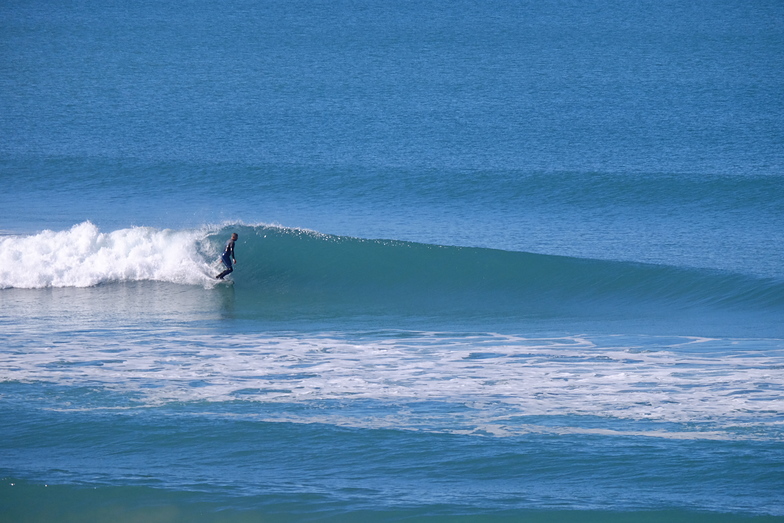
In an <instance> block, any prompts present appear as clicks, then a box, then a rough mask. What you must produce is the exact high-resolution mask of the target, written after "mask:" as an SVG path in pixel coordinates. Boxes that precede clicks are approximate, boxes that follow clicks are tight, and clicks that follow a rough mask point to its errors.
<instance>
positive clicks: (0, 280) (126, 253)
mask: <svg viewBox="0 0 784 523" xmlns="http://www.w3.org/2000/svg"><path fill="white" fill-rule="evenodd" d="M204 236H205V232H204V231H197V230H193V231H175V230H170V229H165V230H158V229H154V228H149V227H132V228H129V229H120V230H117V231H112V232H109V233H103V232H101V231H100V230H99V229H98V227H96V226H95V225H94V224H92V223H91V222H89V221H87V222H83V223H80V224H77V225H74V226H73V227H71V228H70V229H69V230H66V231H59V232H54V231H49V230H46V231H43V232H41V233H38V234H35V235H31V236H9V237H5V238H0V288H2V289H7V288H22V289H40V288H47V287H91V286H95V285H99V284H102V283H109V282H128V281H144V280H153V281H165V282H171V283H182V284H203V283H204V282H205V280H207V276H206V274H207V271H208V269H209V267H208V266H207V264H206V263H205V261H204V255H203V254H202V253H201V252H200V250H201V245H200V242H199V239H200V238H203V237H204Z"/></svg>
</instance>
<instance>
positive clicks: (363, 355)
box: [0, 333, 784, 437]
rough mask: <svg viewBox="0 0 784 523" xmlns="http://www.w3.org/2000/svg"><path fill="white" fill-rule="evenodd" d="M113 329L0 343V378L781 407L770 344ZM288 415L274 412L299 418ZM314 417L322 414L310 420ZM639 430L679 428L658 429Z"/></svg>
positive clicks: (515, 409)
mask: <svg viewBox="0 0 784 523" xmlns="http://www.w3.org/2000/svg"><path fill="white" fill-rule="evenodd" d="M111 339H112V344H111V345H110V346H106V344H105V342H106V339H105V338H102V337H96V338H92V337H90V336H89V335H79V336H69V337H68V338H66V339H65V340H63V341H61V342H58V343H51V342H50V343H46V342H44V341H43V340H42V341H41V343H40V344H39V346H37V348H29V347H31V346H35V345H34V344H31V343H30V340H26V341H25V343H24V345H25V346H26V347H28V348H26V349H24V350H21V351H17V352H14V351H6V352H5V353H4V354H3V358H2V360H0V380H13V381H22V382H52V383H59V384H67V385H69V386H73V385H79V384H85V385H87V384H89V385H90V386H101V387H104V388H107V389H110V390H114V391H117V392H120V393H124V394H130V395H131V397H134V398H137V401H138V402H139V405H140V406H155V405H161V404H165V403H168V402H190V401H208V402H223V401H246V402H258V403H281V402H294V403H296V402H309V401H313V400H315V401H318V402H323V401H333V400H336V401H339V402H346V401H348V402H354V401H357V400H359V401H363V400H372V401H377V402H380V403H382V404H384V405H387V406H392V407H389V408H384V409H382V410H381V411H380V412H377V413H376V415H375V417H373V419H361V420H358V419H357V418H354V421H353V423H359V424H362V425H365V426H367V425H368V424H371V425H373V424H375V425H378V424H381V425H383V424H384V423H388V424H390V425H391V426H396V427H408V428H414V429H416V428H417V427H423V428H425V426H426V429H427V430H433V427H434V426H438V427H441V428H442V429H444V430H450V431H454V432H466V431H467V432H471V431H476V430H482V431H485V432H487V433H492V434H497V435H503V434H505V433H520V432H521V431H522V432H532V431H537V430H538V431H539V432H541V431H550V432H558V431H561V432H563V431H567V432H568V431H569V430H572V431H578V432H579V431H582V432H583V433H591V431H602V430H604V431H609V432H615V433H618V434H635V432H634V430H631V431H630V430H629V429H615V428H612V427H611V426H608V427H605V428H590V427H589V428H585V427H583V428H579V427H578V428H572V429H569V428H563V427H561V428H549V429H541V428H539V429H536V428H532V426H531V425H530V424H523V421H521V420H520V417H522V416H524V417H528V416H575V415H577V416H590V417H599V418H605V419H615V420H626V421H652V422H663V423H676V424H703V426H702V427H700V428H699V429H698V430H695V431H694V432H693V433H690V437H716V432H715V430H714V429H717V430H722V428H729V429H732V430H736V429H738V428H741V429H742V428H743V427H752V428H760V427H769V428H771V427H777V426H780V425H781V424H782V413H784V395H783V394H782V391H784V374H782V373H781V372H780V369H781V367H782V364H783V363H784V354H782V350H781V347H780V346H779V347H778V348H776V349H775V350H772V351H762V352H759V351H757V352H755V351H746V352H743V351H737V352H735V353H733V354H732V355H724V356H719V355H717V354H716V353H714V352H711V351H707V352H705V353H701V352H699V351H695V350H690V351H684V350H683V346H684V345H689V344H692V345H694V344H698V345H699V344H710V341H711V340H704V339H699V338H683V339H681V340H675V341H673V340H666V341H662V343H661V344H658V345H657V344H656V342H655V341H654V343H653V344H651V342H650V341H646V342H645V343H646V344H647V345H648V346H649V347H651V346H653V347H656V349H655V350H646V351H639V350H638V349H637V348H635V347H633V346H630V345H628V344H622V345H619V346H612V345H608V344H607V343H606V340H605V341H602V342H598V341H597V340H592V339H590V338H588V337H569V338H553V339H525V338H519V337H512V336H500V335H483V336H475V337H471V336H468V337H465V336H461V337H455V338H448V337H443V336H438V335H435V334H426V333H422V334H420V335H419V336H418V337H407V338H391V339H377V338H376V339H362V340H359V341H357V340H353V341H352V340H350V339H346V338H345V337H341V336H338V335H336V336H330V335H321V336H313V337H309V338H303V337H301V336H293V335H292V336H290V337H289V336H268V335H256V334H234V335H232V336H230V337H225V336H218V335H215V336H211V335H199V336H195V335H190V336H178V337H177V338H176V339H173V340H167V341H163V340H160V339H156V340H153V339H147V338H146V337H141V338H138V339H128V340H125V341H117V340H118V339H120V338H119V337H113V338H111ZM423 402H433V405H434V407H433V408H432V410H429V411H428V412H427V413H426V414H422V413H417V412H415V411H416V409H417V408H418V407H417V405H422V404H423ZM436 404H442V405H453V406H455V405H457V406H461V407H460V408H459V409H458V411H459V412H465V414H460V415H455V414H454V412H455V411H454V409H452V408H451V407H438V406H437V405H436ZM427 408H428V409H430V407H427ZM466 408H467V410H465V409H466ZM319 415H320V416H321V417H323V418H325V419H332V421H333V422H338V420H339V419H342V418H345V419H348V418H351V416H350V415H347V413H346V412H339V411H336V412H333V413H328V412H323V413H322V414H318V415H317V416H319ZM297 416H299V415H285V416H284V417H283V418H281V419H285V420H286V421H296V420H297ZM461 416H462V417H461ZM333 418H334V419H333ZM316 419H321V418H313V419H311V418H308V420H310V421H314V420H316ZM300 421H303V419H300ZM340 423H342V424H348V425H350V424H351V423H350V422H340ZM525 423H528V422H525ZM635 430H636V429H635ZM776 430H780V429H776ZM585 431H588V432H585ZM648 434H649V435H653V436H661V435H662V434H667V435H668V437H688V436H683V435H682V434H681V435H678V434H676V433H673V432H672V431H669V430H665V429H661V428H660V427H659V428H655V429H653V428H652V429H650V430H649V431H648ZM727 434H729V433H727ZM725 435H726V434H725ZM733 437H735V436H733Z"/></svg>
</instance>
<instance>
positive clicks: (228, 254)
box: [215, 232, 239, 280]
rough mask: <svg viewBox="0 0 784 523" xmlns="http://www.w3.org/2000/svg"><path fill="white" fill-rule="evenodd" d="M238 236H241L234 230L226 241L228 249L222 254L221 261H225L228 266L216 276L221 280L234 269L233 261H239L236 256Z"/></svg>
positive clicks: (224, 263)
mask: <svg viewBox="0 0 784 523" xmlns="http://www.w3.org/2000/svg"><path fill="white" fill-rule="evenodd" d="M237 238H239V236H237V233H236V232H233V233H231V239H230V240H229V241H228V242H226V250H225V251H223V254H221V261H222V262H223V265H225V266H226V270H225V271H223V272H222V273H220V274H218V275H217V276H215V277H216V278H218V279H219V280H222V279H223V277H224V276H226V275H227V274H229V273H230V272H232V271H233V270H234V268H233V267H232V265H231V263H232V261H233V262H234V263H237V259H236V258H235V257H234V242H236V241H237Z"/></svg>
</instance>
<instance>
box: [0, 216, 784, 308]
mask: <svg viewBox="0 0 784 523" xmlns="http://www.w3.org/2000/svg"><path fill="white" fill-rule="evenodd" d="M234 231H236V232H238V233H239V236H240V239H239V241H238V242H237V250H236V254H237V258H238V260H239V263H238V264H237V266H236V270H235V272H234V273H233V274H232V275H231V278H233V279H234V280H235V281H236V282H237V283H238V285H237V287H238V288H240V289H243V292H246V296H248V297H249V299H251V300H254V299H255V300H257V301H258V302H259V303H263V304H264V305H265V306H269V305H270V304H274V303H282V302H286V303H289V304H291V303H294V304H297V305H299V306H302V307H315V306H320V307H321V306H324V305H325V304H329V305H332V306H336V307H343V308H345V307H349V308H350V309H352V310H353V311H354V312H356V311H357V309H361V310H362V311H364V312H373V311H384V310H387V311H397V312H401V311H402V312H407V313H411V314H429V313H432V312H433V311H445V310H446V311H451V312H460V311H462V312H472V313H487V314H493V315H499V314H500V315H504V314H506V315H523V316H553V315H555V316H558V315H574V314H576V315H581V314H585V313H586V311H591V313H596V312H601V311H615V312H616V313H628V314H637V313H640V312H648V313H650V312H652V311H659V312H660V311H669V312H668V314H672V313H678V312H680V311H684V310H689V309H700V310H706V309H711V310H725V311H730V310H738V309H741V310H751V311H767V312H770V313H778V312H784V282H781V281H778V280H775V279H762V278H756V277H751V276H744V275H740V274H734V273H726V272H720V271H712V270H704V269H691V268H679V267H672V266H663V265H650V264H639V263H629V262H614V261H605V260H591V259H581V258H570V257H564V256H551V255H541V254H532V253H524V252H509V251H501V250H494V249H484V248H467V247H446V246H439V245H427V244H420V243H412V242H402V241H395V240H367V239H359V238H351V237H341V236H332V235H325V234H320V233H317V232H313V231H307V230H301V229H290V228H283V227H277V226H269V225H257V226H252V225H240V224H236V225H226V226H213V227H204V228H202V229H193V230H169V229H165V230H159V229H153V228H142V227H135V228H130V229H121V230H117V231H113V232H108V233H104V232H101V231H100V230H99V229H98V228H97V227H96V226H95V225H93V224H91V223H89V222H85V223H81V224H78V225H75V226H74V227H72V228H71V229H69V230H67V231H61V232H52V231H44V232H41V233H40V234H36V235H32V236H12V237H6V238H3V239H2V240H0V265H1V266H2V270H0V287H2V288H47V287H90V286H95V285H100V284H106V283H113V282H134V281H160V282H169V283H176V284H185V285H200V286H204V287H212V286H214V285H215V284H216V282H215V281H214V279H213V278H212V276H214V274H215V273H216V272H217V271H218V270H219V269H218V268H217V267H216V265H215V261H216V260H217V257H218V255H219V253H220V251H221V250H222V248H223V243H224V242H225V241H226V240H227V239H228V237H229V235H230V233H231V232H234Z"/></svg>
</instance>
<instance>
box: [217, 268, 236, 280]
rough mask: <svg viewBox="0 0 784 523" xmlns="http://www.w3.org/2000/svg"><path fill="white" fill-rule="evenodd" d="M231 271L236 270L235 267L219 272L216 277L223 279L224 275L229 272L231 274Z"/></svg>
mask: <svg viewBox="0 0 784 523" xmlns="http://www.w3.org/2000/svg"><path fill="white" fill-rule="evenodd" d="M231 272H234V269H232V268H231V267H229V268H228V269H226V270H225V271H223V272H222V273H220V274H218V275H217V276H215V277H216V278H218V279H219V280H222V279H223V277H224V276H226V275H227V274H229V273H231Z"/></svg>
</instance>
